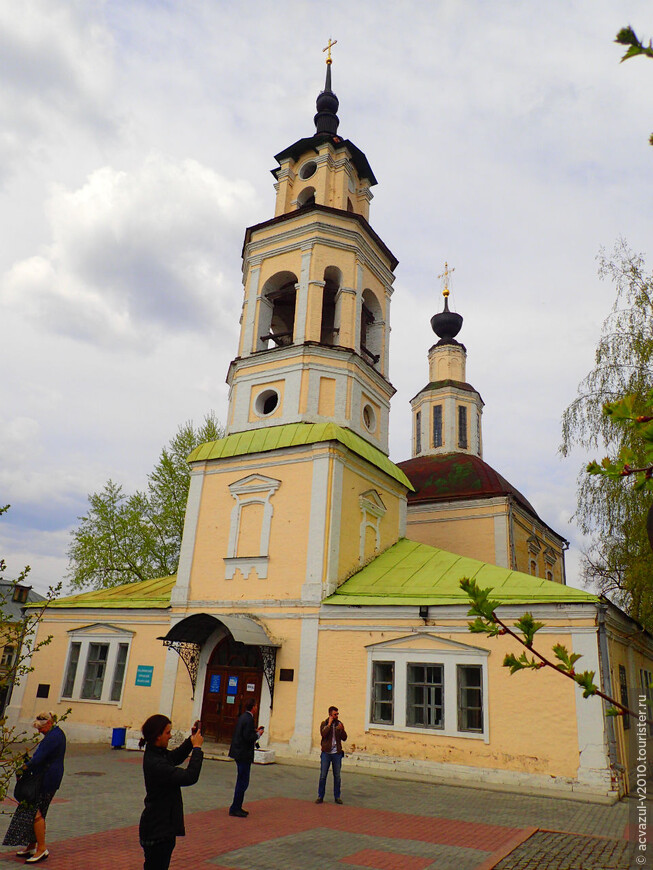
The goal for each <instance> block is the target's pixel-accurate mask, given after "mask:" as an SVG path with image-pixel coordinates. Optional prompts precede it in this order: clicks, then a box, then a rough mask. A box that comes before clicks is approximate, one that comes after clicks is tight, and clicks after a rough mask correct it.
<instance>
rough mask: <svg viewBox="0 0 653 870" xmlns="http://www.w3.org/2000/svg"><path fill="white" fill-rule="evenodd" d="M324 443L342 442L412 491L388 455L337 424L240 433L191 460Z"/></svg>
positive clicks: (199, 450) (200, 450)
mask: <svg viewBox="0 0 653 870" xmlns="http://www.w3.org/2000/svg"><path fill="white" fill-rule="evenodd" d="M321 441H338V442H340V444H343V445H344V446H345V447H347V448H348V449H349V450H351V451H352V452H353V453H357V454H358V455H359V456H362V457H363V459H366V460H367V461H368V462H370V463H371V464H372V465H375V466H376V467H377V468H379V469H380V470H381V471H384V472H385V473H386V474H388V475H389V476H390V477H393V478H394V479H395V480H397V481H399V483H401V484H403V485H404V486H405V487H407V488H408V489H409V490H411V491H412V489H413V487H412V486H411V483H410V481H409V480H408V478H407V477H406V475H405V474H404V473H403V471H402V470H401V469H400V468H397V466H396V465H395V464H394V462H391V461H390V460H389V459H388V457H387V456H386V455H385V453H382V452H381V451H380V450H379V449H378V448H377V447H373V446H372V445H371V444H370V443H369V442H367V441H366V440H365V439H364V438H361V437H360V435H356V433H355V432H352V431H351V429H345V428H344V427H342V426H336V424H335V423H287V424H286V425H285V426H269V427H266V428H265V429H252V430H250V431H248V432H236V433H235V434H234V435H227V437H226V438H220V440H219V441H210V442H208V443H207V444H200V446H199V447H196V448H195V450H193V452H192V453H191V454H190V456H189V457H188V461H189V462H203V461H207V460H209V459H226V458H227V457H229V456H245V455H247V454H248V453H265V452H266V451H268V450H278V449H280V448H282V447H298V446H301V445H302V444H317V443H319V442H321Z"/></svg>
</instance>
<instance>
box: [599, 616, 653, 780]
mask: <svg viewBox="0 0 653 870" xmlns="http://www.w3.org/2000/svg"><path fill="white" fill-rule="evenodd" d="M646 641H647V638H646V636H645V635H639V636H638V633H634V632H633V631H632V628H631V629H630V630H628V629H626V631H625V632H624V631H619V629H618V628H616V627H615V626H614V625H613V626H611V627H610V630H609V632H608V635H607V642H608V657H609V661H610V682H611V688H612V697H613V698H615V700H617V701H619V702H621V703H622V704H624V706H627V707H629V708H630V709H631V710H633V711H634V712H635V713H638V712H639V699H640V696H645V695H647V694H648V698H649V699H650V700H651V701H653V687H650V688H649V691H648V693H647V692H646V688H644V689H642V688H641V687H642V677H644V679H643V682H644V684H645V685H647V684H648V685H649V686H650V679H653V654H652V653H651V651H650V650H649V651H647V649H646ZM620 666H621V667H623V669H624V671H625V676H626V690H627V698H626V697H624V696H622V693H621V680H620V674H619V669H620ZM647 673H648V675H650V679H649V680H647V678H646V675H647ZM646 715H647V716H648V718H651V707H649V708H648V712H647V713H646ZM612 722H613V723H614V730H615V737H616V742H617V760H618V762H619V764H621V765H622V766H623V767H624V769H625V771H626V772H629V773H630V779H631V781H630V783H628V777H627V776H624V785H625V786H626V789H627V791H632V786H633V780H634V778H635V771H634V770H633V769H632V762H633V761H634V758H635V756H631V755H630V753H629V744H631V743H632V745H634V746H637V745H638V744H637V735H638V731H637V728H638V721H637V719H636V717H633V716H630V717H629V726H630V727H629V728H626V727H625V726H626V720H625V718H624V717H623V716H615V717H614V718H613V719H612Z"/></svg>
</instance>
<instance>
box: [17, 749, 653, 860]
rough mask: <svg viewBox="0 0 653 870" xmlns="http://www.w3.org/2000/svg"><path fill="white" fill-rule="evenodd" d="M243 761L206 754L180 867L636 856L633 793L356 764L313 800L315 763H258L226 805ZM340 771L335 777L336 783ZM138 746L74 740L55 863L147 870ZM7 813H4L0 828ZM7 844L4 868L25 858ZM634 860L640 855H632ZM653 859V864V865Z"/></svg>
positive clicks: (52, 815) (55, 814) (55, 822)
mask: <svg viewBox="0 0 653 870" xmlns="http://www.w3.org/2000/svg"><path fill="white" fill-rule="evenodd" d="M234 780H235V768H234V765H233V764H232V763H226V762H222V761H209V760H207V761H205V763H204V768H203V770H202V775H201V777H200V781H199V783H198V784H197V785H195V786H192V787H191V788H188V789H184V804H185V809H186V833H187V835H186V837H185V838H182V839H179V840H178V845H177V848H176V850H175V853H174V856H173V861H172V870H182V868H184V870H186V868H188V870H190V868H193V870H277V868H279V870H281V868H282V870H354V868H361V867H367V868H376V870H490V868H495V867H496V868H497V870H531V868H538V870H545V868H546V870H630V866H631V865H630V864H629V861H628V848H627V846H628V844H627V842H626V840H625V839H624V836H625V833H626V831H627V821H628V806H627V803H626V802H622V803H621V804H617V805H616V806H612V807H607V806H601V805H596V804H586V803H582V802H579V801H571V800H563V799H559V798H555V799H554V798H548V797H541V798H538V797H527V796H524V795H515V794H509V793H504V792H496V791H487V790H482V789H472V788H462V787H457V786H444V785H437V786H435V785H429V784H428V783H424V782H409V781H406V780H395V779H390V778H388V777H380V776H371V775H369V774H362V773H354V772H352V771H348V770H347V767H346V761H345V765H344V766H343V799H344V801H345V804H344V805H343V806H339V805H336V804H334V803H332V802H331V800H330V799H329V797H328V793H327V799H326V801H325V803H324V804H322V805H316V804H315V803H314V800H315V797H316V788H317V770H316V769H313V768H310V767H303V766H295V765H282V764H273V765H266V766H255V767H254V768H253V770H252V782H251V785H250V789H249V791H248V793H247V801H246V806H247V808H248V809H249V811H250V816H249V818H247V819H235V818H231V817H229V815H228V814H227V807H228V806H229V804H230V802H231V797H232V792H233V784H234ZM329 785H330V783H329ZM143 795H144V788H143V778H142V772H141V755H140V753H133V752H125V751H112V750H111V749H110V748H108V747H103V746H96V745H93V746H80V745H71V746H69V751H68V755H67V757H66V777H65V779H64V782H63V785H62V788H61V790H60V791H59V792H58V794H57V798H56V799H55V802H53V804H52V806H51V807H50V811H49V814H48V843H49V845H50V851H51V855H50V858H49V859H48V861H47V862H46V863H45V864H44V865H43V866H47V867H48V868H49V870H64V868H66V870H138V868H141V867H142V865H143V859H142V851H141V849H140V847H139V845H138V829H137V825H138V819H139V816H140V812H141V809H142V804H143ZM8 824H9V817H8V816H0V826H1V830H0V834H4V831H5V830H6V827H7V825H8ZM14 851H15V850H11V849H9V848H8V847H4V848H3V849H2V850H0V868H9V867H17V866H22V864H23V862H22V861H21V859H19V858H16V857H15V856H14V854H13V853H14ZM635 866H637V865H635V864H634V863H633V864H632V867H635ZM651 866H653V865H651Z"/></svg>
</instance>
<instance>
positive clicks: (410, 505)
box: [11, 58, 653, 800]
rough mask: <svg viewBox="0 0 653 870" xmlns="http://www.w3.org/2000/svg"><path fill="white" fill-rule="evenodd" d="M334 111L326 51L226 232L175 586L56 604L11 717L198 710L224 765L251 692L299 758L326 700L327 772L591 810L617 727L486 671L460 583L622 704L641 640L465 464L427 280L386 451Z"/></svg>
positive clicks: (463, 403) (502, 672)
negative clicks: (269, 162)
mask: <svg viewBox="0 0 653 870" xmlns="http://www.w3.org/2000/svg"><path fill="white" fill-rule="evenodd" d="M337 110H338V99H337V97H336V95H335V94H334V93H333V91H332V85H331V65H330V58H329V60H328V62H327V78H326V83H325V89H324V91H323V92H321V94H320V95H319V96H318V100H317V114H316V115H315V119H314V121H315V134H314V135H313V136H311V137H308V138H303V139H299V140H298V141H296V142H295V143H294V144H293V145H291V146H290V147H288V148H286V149H284V150H282V151H280V152H279V153H278V154H277V162H278V166H277V168H276V169H275V170H274V171H273V175H274V177H275V191H276V204H275V210H274V217H273V218H271V219H270V220H267V221H265V222H263V223H259V224H257V225H255V226H252V227H250V228H248V229H247V231H246V234H245V244H244V247H243V308H242V315H241V320H240V340H239V346H238V350H237V356H236V357H235V358H234V359H233V361H232V362H231V364H230V366H229V371H228V374H227V382H228V384H229V408H228V416H227V427H226V434H225V437H223V438H221V439H220V440H218V441H216V442H213V443H210V444H204V445H202V446H201V447H199V448H197V449H196V450H195V451H194V452H193V453H192V454H191V456H190V457H189V464H190V470H191V472H190V488H189V495H188V502H187V509H186V517H185V526H184V533H183V540H182V545H181V553H180V559H179V565H178V570H177V574H176V575H175V576H174V577H169V578H162V579H156V580H149V581H144V582H140V583H133V584H127V585H125V586H120V587H116V588H113V589H107V590H99V591H95V592H88V593H84V594H80V595H74V596H69V597H66V598H62V599H60V600H58V601H57V602H56V603H55V604H54V605H53V606H52V607H51V608H50V609H49V611H48V613H47V615H46V619H45V620H44V621H43V623H42V625H41V627H40V629H39V634H41V632H43V633H44V635H47V634H52V643H51V645H50V647H48V653H47V655H41V654H40V655H39V658H38V660H37V661H36V662H35V671H34V672H33V673H31V674H29V675H28V676H27V677H26V678H25V679H24V680H23V681H22V683H21V685H20V686H19V687H18V689H17V691H16V692H15V694H14V698H13V699H12V705H11V714H12V717H13V720H14V721H15V722H17V723H18V724H21V723H28V722H29V721H30V720H31V718H32V717H33V714H34V712H35V709H36V705H37V704H38V705H39V706H42V704H41V702H40V701H38V700H37V696H38V687H39V686H47V687H48V689H49V692H50V695H49V697H50V698H51V700H52V705H53V706H56V707H57V708H61V709H66V708H67V707H70V708H71V715H70V717H69V719H68V721H67V723H66V730H67V733H68V734H69V736H70V737H71V738H72V739H79V740H108V739H109V737H110V734H111V729H112V728H116V727H126V728H127V731H128V734H129V735H130V736H132V737H133V736H137V735H138V732H139V728H140V725H141V723H142V722H143V720H144V719H145V718H146V717H147V716H148V715H150V714H152V713H154V712H161V713H164V714H166V715H167V716H169V717H170V718H171V719H172V722H173V727H174V728H175V730H177V731H179V732H184V731H186V729H187V728H188V727H189V726H190V724H191V723H192V722H193V721H194V720H196V719H200V720H201V721H202V725H203V731H204V734H205V737H206V742H205V749H207V750H209V751H213V752H214V753H216V754H220V753H223V754H224V753H225V752H226V747H227V745H228V743H229V741H230V738H231V734H232V731H233V728H234V725H235V722H236V720H237V718H238V715H239V714H240V713H241V712H242V710H243V709H244V705H245V703H246V701H247V699H248V698H252V697H253V698H255V699H256V701H257V703H258V706H259V722H260V723H261V724H262V725H264V726H265V736H264V738H263V740H262V741H261V742H262V745H263V746H264V747H265V748H267V749H268V750H269V751H270V752H274V753H275V754H276V758H277V759H280V760H282V759H284V758H293V759H304V760H310V759H316V757H317V756H318V754H319V744H320V738H319V728H318V726H319V722H320V721H321V720H323V719H324V717H325V715H326V712H327V709H328V707H329V706H330V705H332V704H336V705H337V706H338V707H339V709H340V714H341V719H342V720H343V721H344V722H345V725H346V729H347V732H348V735H349V738H348V741H347V745H346V746H347V755H348V761H347V763H348V764H356V765H359V766H362V767H366V766H367V767H370V766H373V767H375V768H377V769H382V770H386V771H401V772H403V773H405V774H408V775H413V776H425V777H430V778H432V779H434V780H435V779H446V780H456V781H461V782H467V783H474V784H478V783H483V782H486V783H488V784H493V785H495V786H503V787H509V788H514V789H527V790H534V789H536V790H540V791H551V790H553V791H556V792H558V793H563V794H564V793H566V794H569V793H571V792H576V793H578V794H579V795H582V796H585V797H588V798H592V799H595V800H615V799H617V798H618V796H619V795H620V794H623V793H624V792H625V791H626V790H627V789H628V771H627V768H628V757H627V751H626V745H627V737H628V729H629V726H630V723H629V722H628V721H627V720H626V719H625V718H620V719H618V720H614V719H612V718H610V717H608V716H607V715H606V709H605V705H604V703H603V702H602V701H601V700H600V699H598V698H596V697H593V698H590V699H588V700H584V699H583V698H582V692H581V690H580V688H579V687H578V686H577V685H576V684H575V683H574V682H573V681H571V680H568V679H565V678H564V677H561V676H560V674H558V673H555V672H552V671H551V670H550V669H545V670H543V671H538V672H530V671H528V672H525V673H521V674H517V675H515V676H510V674H509V672H508V670H507V669H506V668H505V667H503V659H504V656H505V655H506V654H507V653H510V652H513V653H515V652H516V653H518V652H519V651H520V650H519V648H517V649H515V645H516V642H515V641H514V639H511V638H510V637H508V636H499V637H496V638H490V637H487V636H485V635H479V634H472V633H470V631H469V628H468V622H469V618H468V609H469V602H468V600H467V598H466V596H465V595H464V594H463V592H462V590H461V588H460V581H461V580H462V579H463V578H473V579H475V580H476V581H477V582H478V583H479V585H480V586H482V587H489V588H491V589H492V595H493V597H494V598H496V599H497V600H499V602H500V606H499V607H498V610H497V612H498V613H499V615H500V616H501V617H502V618H505V619H507V620H509V621H510V620H514V619H518V618H519V617H520V616H521V614H522V613H523V612H524V611H525V610H528V611H530V612H531V613H532V614H533V616H534V618H535V619H537V620H540V621H542V622H543V623H545V626H544V628H542V630H541V631H540V633H539V634H538V642H540V643H541V644H542V646H543V648H544V650H545V651H546V652H548V653H549V654H550V653H551V650H552V648H553V647H554V645H556V644H563V645H564V646H566V647H567V649H568V650H569V651H570V652H573V653H577V654H580V655H582V657H583V658H582V665H583V668H585V669H588V670H592V671H594V673H595V680H596V682H597V684H598V685H599V686H600V687H601V688H602V689H603V690H604V691H605V692H606V693H607V694H610V693H617V694H618V695H619V698H620V699H621V701H623V702H624V703H625V704H626V706H628V702H629V692H630V694H631V695H632V694H633V693H634V691H635V690H634V689H633V687H641V686H644V687H645V689H644V691H645V692H648V691H649V689H648V688H647V687H648V686H649V685H650V684H651V672H652V671H653V644H652V641H651V638H650V637H649V635H648V634H646V633H645V632H644V631H642V630H641V629H640V628H639V626H637V625H636V624H635V623H634V622H633V621H632V620H630V619H629V618H628V617H626V616H625V615H624V614H623V613H621V611H619V610H618V608H615V607H614V606H612V605H611V604H609V603H608V602H605V601H602V600H600V599H599V598H597V597H596V596H595V595H593V594H591V593H589V592H587V591H583V590H579V589H575V588H573V587H571V586H568V585H567V582H566V575H565V570H564V551H565V548H566V541H565V540H564V538H563V537H562V536H560V535H559V534H557V533H556V532H555V531H554V530H553V529H551V528H550V527H549V526H548V525H547V524H546V523H545V522H543V520H541V519H540V517H539V516H538V514H537V513H536V511H535V509H534V508H533V506H532V505H531V504H530V502H529V501H528V500H527V499H526V498H525V497H524V496H523V495H522V494H521V493H520V492H519V491H518V490H517V489H516V488H515V487H513V486H511V485H510V484H509V483H508V482H507V481H506V480H505V478H503V477H502V476H501V475H500V474H498V473H497V472H496V471H494V470H493V469H492V468H491V467H490V466H489V465H488V464H487V463H486V462H485V460H484V459H483V456H482V431H481V413H482V408H483V402H482V400H481V397H480V394H479V393H478V392H477V391H476V390H475V389H474V388H473V387H472V386H471V385H470V384H468V383H467V381H466V373H465V361H466V350H465V348H464V346H463V345H461V344H460V343H459V342H458V341H457V340H456V337H455V336H456V335H457V334H458V331H459V330H460V328H461V326H462V318H461V316H460V315H458V314H456V313H455V312H452V311H449V306H448V275H449V274H450V273H449V272H448V270H447V269H445V275H446V278H445V290H446V291H447V292H446V293H445V305H444V311H443V312H441V313H440V314H439V315H436V316H435V317H434V318H433V327H434V330H435V332H436V334H438V336H439V339H440V340H439V341H438V342H437V343H436V345H434V346H433V347H432V348H431V349H430V351H429V381H428V384H427V386H426V387H425V388H424V389H423V390H421V391H420V392H419V393H418V394H417V395H416V396H415V398H414V399H413V400H412V402H411V405H412V412H413V444H412V451H411V454H412V455H411V458H410V459H408V460H407V461H405V462H401V463H399V464H395V463H394V462H392V461H391V460H390V458H389V455H388V423H389V408H390V399H391V397H392V395H393V394H394V392H395V391H394V387H393V386H392V383H391V382H390V380H389V357H390V343H389V336H390V303H391V299H392V296H393V281H394V270H395V268H396V266H397V259H396V258H395V256H394V255H393V254H392V252H391V251H390V250H389V248H388V247H387V246H386V245H385V243H384V242H383V241H382V240H381V239H380V238H379V236H378V235H377V234H376V233H375V232H374V230H372V228H371V226H370V224H369V219H370V201H371V199H372V193H371V188H372V187H373V186H374V185H375V184H376V178H375V177H374V174H373V172H372V170H371V168H370V165H369V162H368V160H367V158H366V157H365V155H364V154H363V153H362V152H361V151H360V150H359V149H358V148H357V147H356V146H354V145H353V144H352V143H351V142H350V141H349V140H347V139H343V138H342V137H341V136H339V134H338V127H339V120H338V116H337V114H336V113H337ZM631 700H632V698H631Z"/></svg>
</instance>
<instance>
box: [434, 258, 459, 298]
mask: <svg viewBox="0 0 653 870" xmlns="http://www.w3.org/2000/svg"><path fill="white" fill-rule="evenodd" d="M455 271H456V267H455V266H454V267H453V269H450V268H449V266H448V265H447V261H446V260H445V262H444V272H443V273H442V274H441V275H438V279H440V278H443V279H444V283H443V287H442V295H443V296H448V295H449V275H451V273H452V272H455Z"/></svg>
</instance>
